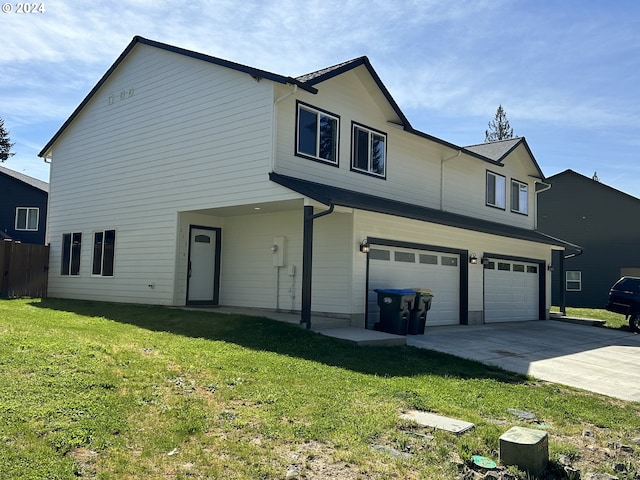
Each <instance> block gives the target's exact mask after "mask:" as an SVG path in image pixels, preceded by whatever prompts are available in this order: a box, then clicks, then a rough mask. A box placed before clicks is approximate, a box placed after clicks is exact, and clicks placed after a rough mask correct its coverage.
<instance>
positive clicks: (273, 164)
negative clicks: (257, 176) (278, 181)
mask: <svg viewBox="0 0 640 480" xmlns="http://www.w3.org/2000/svg"><path fill="white" fill-rule="evenodd" d="M297 91H298V85H295V84H294V85H293V90H291V91H290V92H287V93H285V94H284V95H282V96H281V97H280V98H276V99H275V101H274V102H273V120H272V122H271V125H272V129H273V131H272V133H271V171H272V172H274V171H275V168H276V148H277V147H276V146H277V142H278V108H277V107H278V104H279V103H280V102H281V101H282V100H284V99H285V98H287V97H290V96H291V95H293V94H294V93H296V92H297Z"/></svg>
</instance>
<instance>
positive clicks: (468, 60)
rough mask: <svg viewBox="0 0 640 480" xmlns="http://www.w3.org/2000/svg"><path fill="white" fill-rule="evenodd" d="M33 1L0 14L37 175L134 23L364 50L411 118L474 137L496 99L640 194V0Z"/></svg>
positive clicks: (8, 90) (254, 41)
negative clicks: (28, 7)
mask: <svg viewBox="0 0 640 480" xmlns="http://www.w3.org/2000/svg"><path fill="white" fill-rule="evenodd" d="M39 3H40V4H42V5H43V6H44V12H42V13H41V12H38V13H30V14H25V13H16V10H17V7H18V3H17V2H13V3H11V2H9V3H8V5H9V6H10V7H11V9H12V10H13V11H12V12H10V13H0V45H2V48H0V118H3V119H4V120H5V127H6V128H7V129H8V130H9V133H10V137H11V140H12V141H13V142H14V143H15V146H14V149H13V150H14V152H15V153H16V154H15V156H14V157H11V158H10V159H9V160H8V161H7V162H5V164H4V166H6V167H8V168H11V169H14V170H17V171H20V172H23V173H25V174H27V175H31V176H33V177H36V178H40V179H42V180H48V175H49V172H48V168H49V167H48V165H46V164H45V163H44V162H43V161H42V159H40V158H39V157H38V156H37V153H38V152H39V151H40V149H41V148H42V147H43V146H44V145H45V144H46V143H47V141H48V140H49V139H50V138H51V137H52V136H53V135H54V133H55V132H56V131H57V130H58V128H59V127H60V126H61V125H62V123H63V122H64V121H65V120H66V119H67V117H68V116H69V115H70V114H71V112H72V111H73V110H74V109H75V107H76V106H77V105H78V104H79V103H80V102H81V101H82V99H83V98H84V97H85V96H86V94H87V93H88V92H89V90H91V88H92V87H93V86H94V85H95V83H96V82H97V81H98V79H99V78H100V77H101V76H102V74H103V73H104V72H105V71H106V70H107V69H108V68H109V66H110V65H111V64H112V63H113V62H114V61H115V59H116V58H117V57H118V55H119V54H120V53H121V52H122V50H124V48H125V47H126V46H127V44H128V43H129V42H130V41H131V39H132V37H133V36H134V35H141V36H143V37H147V38H150V39H153V40H158V41H161V42H165V43H169V44H173V45H177V46H180V47H185V48H188V49H192V50H196V51H199V52H203V53H206V54H209V55H213V56H216V57H221V58H225V59H228V60H232V61H235V62H239V63H243V64H246V65H250V66H253V67H257V68H261V69H264V70H268V71H272V72H275V73H278V74H282V75H290V76H297V75H302V74H304V73H308V72H311V71H314V70H317V69H320V68H323V67H326V66H330V65H333V64H336V63H340V62H342V61H345V60H348V59H351V58H355V57H359V56H362V55H367V56H368V57H369V59H370V60H371V62H372V64H373V67H374V68H375V69H376V71H377V72H378V74H379V75H380V77H381V79H382V81H383V82H384V84H385V85H386V86H387V88H388V89H389V90H390V92H391V94H392V95H393V97H394V98H395V100H396V101H397V103H398V105H399V106H400V108H401V109H402V110H403V112H404V113H405V115H406V116H407V117H408V119H409V121H410V122H411V123H412V125H413V126H414V127H415V128H417V129H418V130H421V131H423V132H426V133H429V134H431V135H434V136H436V137H439V138H442V139H444V140H446V141H448V142H451V143H454V144H457V145H461V146H465V145H473V144H477V143H482V142H483V141H484V132H485V129H486V128H487V124H488V122H489V121H491V120H492V119H493V116H494V115H495V112H496V109H497V107H498V105H499V104H502V105H503V107H504V109H505V111H506V113H507V117H508V119H509V122H510V124H511V126H512V127H513V129H514V131H515V134H516V135H517V136H524V137H526V139H527V142H528V143H529V146H530V147H531V150H532V152H533V154H534V156H535V158H536V160H537V161H538V163H539V164H540V167H541V168H542V171H543V172H544V174H545V175H546V176H551V175H553V174H555V173H558V172H561V171H563V170H565V169H568V168H570V169H573V170H575V171H577V172H579V173H581V174H583V175H586V176H588V177H591V176H592V175H593V174H594V172H597V174H598V177H599V179H600V181H601V182H603V183H606V184H607V185H610V186H612V187H614V188H617V189H619V190H622V191H624V192H626V193H628V194H631V195H634V196H636V197H640V181H639V180H640V155H638V149H639V147H640V34H639V33H638V32H640V2H635V1H630V0H626V1H624V0H612V1H607V2H605V1H596V0H566V1H558V0H549V1H547V0H538V1H529V0H511V1H503V0H488V1H485V0H471V1H466V0H458V1H450V0H406V1H405V0H397V1H388V0H385V1H381V0H324V1H322V2H317V1H313V2H311V1H305V0H235V1H232V0H215V1H209V2H207V1H200V2H199V1H189V2H186V1H185V2H180V1H172V2H169V1H155V0H120V1H117V2H116V1H101V2H95V1H82V0H80V1H70V0H68V1H63V0H47V1H44V2H39ZM3 8H8V7H3Z"/></svg>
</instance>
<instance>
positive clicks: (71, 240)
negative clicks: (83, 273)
mask: <svg viewBox="0 0 640 480" xmlns="http://www.w3.org/2000/svg"><path fill="white" fill-rule="evenodd" d="M81 248H82V233H80V232H75V233H63V234H62V266H61V268H60V275H65V276H66V275H80V251H81Z"/></svg>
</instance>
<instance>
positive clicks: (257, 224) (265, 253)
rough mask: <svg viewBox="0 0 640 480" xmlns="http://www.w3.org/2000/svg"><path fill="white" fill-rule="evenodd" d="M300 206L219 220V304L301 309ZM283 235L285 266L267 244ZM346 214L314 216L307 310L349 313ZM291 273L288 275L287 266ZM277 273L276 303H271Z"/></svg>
mask: <svg viewBox="0 0 640 480" xmlns="http://www.w3.org/2000/svg"><path fill="white" fill-rule="evenodd" d="M302 224H303V209H302V203H301V206H300V210H296V211H290V212H280V213H274V214H259V215H248V216H238V217H227V218H225V219H224V227H223V233H222V249H223V255H222V269H221V270H222V271H221V281H220V284H221V290H220V303H221V304H222V305H230V306H245V307H254V308H276V306H277V307H278V308H279V309H280V310H296V311H299V310H300V308H301V290H302V243H303V237H302V230H303V225H302ZM275 237H284V240H285V241H284V266H283V267H280V268H279V269H278V268H276V267H274V266H273V255H274V254H273V252H272V251H271V246H272V245H273V241H274V238H275ZM351 243H352V242H351V215H350V214H339V213H333V214H331V215H328V216H325V217H322V218H319V219H316V220H315V222H314V241H313V277H312V284H313V289H312V307H311V308H312V310H313V311H314V312H329V313H337V314H349V313H351V310H350V306H351V298H350V294H349V292H350V290H351V275H350V270H351V269H350V264H351V259H350V257H351V250H352V249H351ZM290 266H293V267H295V275H294V277H291V276H290V275H289V267H290ZM276 275H278V277H277V278H278V282H277V283H278V284H279V288H278V304H277V305H276V300H275V299H276V288H277V286H276Z"/></svg>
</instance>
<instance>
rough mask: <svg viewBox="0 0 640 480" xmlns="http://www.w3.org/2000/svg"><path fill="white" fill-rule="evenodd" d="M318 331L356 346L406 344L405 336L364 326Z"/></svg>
mask: <svg viewBox="0 0 640 480" xmlns="http://www.w3.org/2000/svg"><path fill="white" fill-rule="evenodd" d="M318 333H319V334H321V335H325V336H327V337H333V338H339V339H340V340H346V341H348V342H351V343H353V344H355V345H358V346H377V347H392V346H398V345H406V344H407V337H404V336H402V335H393V334H391V333H385V332H378V331H376V330H365V329H364V328H355V327H346V328H326V329H322V330H318Z"/></svg>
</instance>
